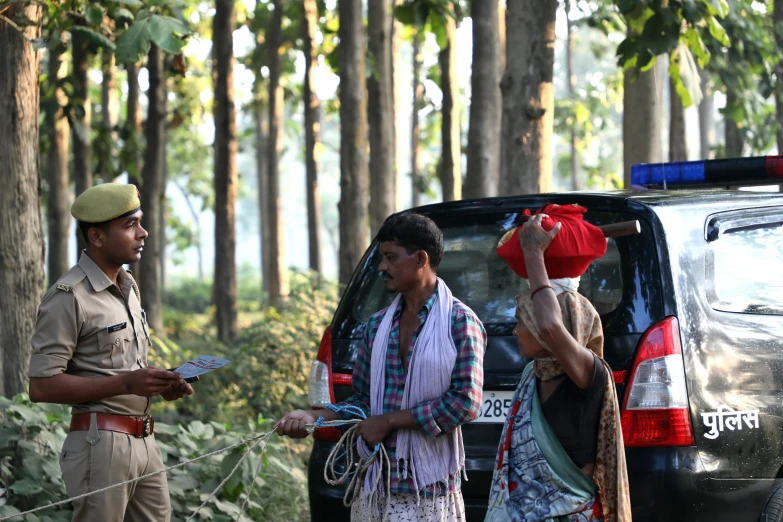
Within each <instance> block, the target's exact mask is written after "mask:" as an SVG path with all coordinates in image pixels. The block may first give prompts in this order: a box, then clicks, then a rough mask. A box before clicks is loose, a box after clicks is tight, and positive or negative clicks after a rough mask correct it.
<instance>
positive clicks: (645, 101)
mask: <svg viewBox="0 0 783 522" xmlns="http://www.w3.org/2000/svg"><path fill="white" fill-rule="evenodd" d="M663 66H664V63H663V62H662V61H660V60H658V61H656V62H655V65H654V66H653V68H652V69H650V70H649V71H645V72H640V73H639V74H638V77H637V78H635V79H634V77H633V75H634V73H635V72H636V71H635V70H633V69H631V70H628V71H626V72H625V77H624V79H623V172H624V182H625V187H626V188H630V187H631V167H632V166H633V165H635V164H637V163H659V162H661V161H663V148H662V147H661V104H662V102H663V93H662V92H661V81H660V79H659V78H660V76H661V75H662V74H663V72H664V70H663Z"/></svg>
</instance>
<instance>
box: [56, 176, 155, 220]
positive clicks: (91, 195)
mask: <svg viewBox="0 0 783 522" xmlns="http://www.w3.org/2000/svg"><path fill="white" fill-rule="evenodd" d="M139 197H140V194H139V189H137V188H136V185H128V184H125V183H103V184H101V185H95V186H94V187H90V188H88V189H87V190H85V191H84V192H82V194H81V195H80V196H79V197H78V198H76V201H74V202H73V205H71V215H72V216H73V217H75V218H76V219H78V220H79V221H82V222H84V223H103V222H105V221H111V220H112V219H116V218H118V217H121V216H123V215H125V214H130V213H133V212H135V211H137V210H138V209H139V208H140V207H141V201H140V200H139Z"/></svg>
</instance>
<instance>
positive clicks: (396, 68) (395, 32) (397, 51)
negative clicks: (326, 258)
mask: <svg viewBox="0 0 783 522" xmlns="http://www.w3.org/2000/svg"><path fill="white" fill-rule="evenodd" d="M402 2H403V0H394V8H395V9H396V8H397V6H399V5H402ZM403 27H404V26H403V24H402V22H400V21H399V20H397V17H396V16H392V17H391V32H392V51H391V52H392V82H393V94H394V118H395V120H394V125H393V128H392V130H393V131H394V150H395V154H396V156H395V160H394V179H395V181H394V183H395V187H397V194H396V196H395V208H394V210H395V211H397V210H399V209H401V208H403V203H402V200H401V199H400V197H401V192H402V191H401V190H400V186H401V185H402V169H403V167H402V165H403V164H404V159H405V158H404V156H403V147H402V143H401V142H400V136H401V135H402V134H401V133H400V132H397V127H398V126H401V125H404V124H405V123H406V120H405V117H404V115H403V110H402V90H403V89H404V88H405V84H404V82H403V81H402V78H403V75H402V67H403V65H402V31H403Z"/></svg>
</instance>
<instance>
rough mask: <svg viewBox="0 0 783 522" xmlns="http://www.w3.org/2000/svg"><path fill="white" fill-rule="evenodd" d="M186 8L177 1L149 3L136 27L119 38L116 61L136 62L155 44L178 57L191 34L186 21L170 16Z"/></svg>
mask: <svg viewBox="0 0 783 522" xmlns="http://www.w3.org/2000/svg"><path fill="white" fill-rule="evenodd" d="M183 5H184V3H182V2H177V1H175V0H150V2H149V8H147V9H141V10H139V11H138V12H137V13H136V15H135V17H134V22H133V24H132V25H131V26H130V27H128V28H127V29H126V30H125V32H123V33H122V35H120V37H119V38H118V39H117V61H118V62H122V63H133V62H136V61H138V60H139V58H141V56H143V55H145V54H147V53H148V52H149V50H150V46H151V45H152V44H153V43H154V44H155V45H157V46H158V47H160V48H161V49H162V50H163V51H165V52H167V53H169V54H178V53H179V52H180V51H181V50H182V48H183V47H184V46H185V43H186V37H187V36H189V35H190V34H191V32H192V31H191V29H190V27H189V26H188V24H187V23H186V22H185V21H184V20H182V19H180V18H177V17H175V16H171V15H170V13H171V11H172V10H176V8H178V7H182V6H183Z"/></svg>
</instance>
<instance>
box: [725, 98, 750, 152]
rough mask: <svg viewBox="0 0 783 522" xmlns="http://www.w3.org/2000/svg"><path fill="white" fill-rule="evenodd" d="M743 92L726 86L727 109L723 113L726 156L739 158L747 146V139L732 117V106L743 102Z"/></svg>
mask: <svg viewBox="0 0 783 522" xmlns="http://www.w3.org/2000/svg"><path fill="white" fill-rule="evenodd" d="M740 96H741V94H740V93H738V92H737V91H736V90H734V89H729V88H726V111H725V112H724V113H723V120H724V126H725V134H726V136H725V139H726V157H727V158H738V157H741V156H742V149H743V148H744V146H745V140H744V137H743V135H742V130H741V129H740V127H739V125H737V122H736V121H734V118H732V117H731V114H730V112H731V111H730V107H734V106H735V105H737V104H739V103H742V102H741V101H740V99H741V98H740Z"/></svg>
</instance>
